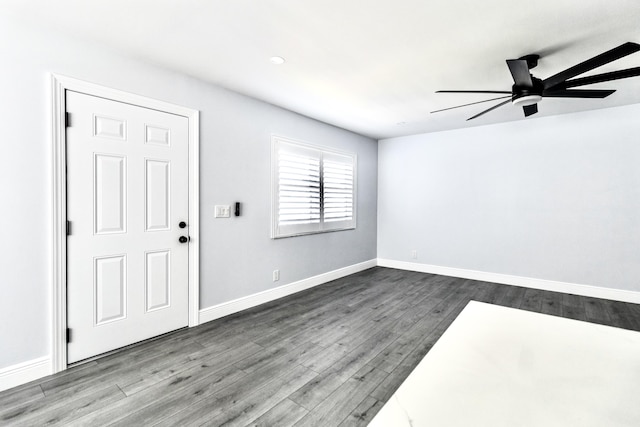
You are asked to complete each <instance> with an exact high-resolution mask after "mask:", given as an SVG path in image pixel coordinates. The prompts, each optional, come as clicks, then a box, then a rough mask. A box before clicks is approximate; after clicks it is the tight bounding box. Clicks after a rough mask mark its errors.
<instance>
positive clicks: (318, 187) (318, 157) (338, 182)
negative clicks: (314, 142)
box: [272, 137, 356, 238]
mask: <svg viewBox="0 0 640 427" xmlns="http://www.w3.org/2000/svg"><path fill="white" fill-rule="evenodd" d="M272 141H273V142H272V150H273V152H272V173H273V184H272V186H273V187H272V188H273V193H274V194H273V230H272V237H273V238H278V237H288V236H295V235H300V234H310V233H319V232H323V231H333V230H340V229H347V228H355V176H356V174H355V155H353V154H347V153H341V152H337V151H335V150H328V149H325V148H320V147H315V146H310V145H307V144H302V143H299V142H296V141H291V140H287V139H284V138H280V137H273V140H272Z"/></svg>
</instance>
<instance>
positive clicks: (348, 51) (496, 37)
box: [0, 0, 640, 138]
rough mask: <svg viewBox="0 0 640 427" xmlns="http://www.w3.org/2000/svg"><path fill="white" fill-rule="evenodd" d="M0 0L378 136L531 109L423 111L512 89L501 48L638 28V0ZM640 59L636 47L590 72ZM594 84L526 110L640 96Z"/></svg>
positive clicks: (555, 65) (554, 64)
mask: <svg viewBox="0 0 640 427" xmlns="http://www.w3.org/2000/svg"><path fill="white" fill-rule="evenodd" d="M2 1H3V5H2V9H0V13H2V14H9V15H11V16H14V17H15V18H16V19H21V20H24V21H29V23H30V24H34V25H39V26H46V27H49V28H52V29H54V30H58V31H61V32H65V33H69V34H72V35H73V36H75V37H78V38H82V39H86V40H93V41H94V42H97V43H100V44H104V45H106V46H108V47H110V48H113V49H116V50H117V51H119V52H121V53H122V54H124V55H128V56H135V57H137V58H140V59H142V60H144V61H148V62H151V63H154V64H158V65H160V66H163V67H166V68H170V69H173V70H177V71H179V72H182V73H186V74H188V75H191V76H194V77H197V78H199V79H202V80H205V81H208V82H212V83H216V84H219V85H221V86H224V87H227V88H230V89H232V90H234V91H237V92H240V93H243V94H246V95H249V96H252V97H255V98H258V99H261V100H264V101H267V102H270V103H272V104H275V105H279V106H282V107H284V108H287V109H290V110H293V111H296V112H298V113H301V114H304V115H307V116H309V117H313V118H315V119H318V120H322V121H324V122H327V123H331V124H334V125H336V126H340V127H343V128H346V129H349V130H352V131H355V132H358V133H361V134H364V135H368V136H372V137H374V138H387V137H393V136H400V135H407V134H414V133H422V132H433V131H440V130H446V129H454V128H460V127H467V126H478V125H485V124H489V123H498V122H506V121H512V120H525V119H524V117H523V114H522V109H520V108H517V107H515V106H512V105H507V106H505V107H501V108H500V109H498V110H495V111H493V112H491V113H488V114H486V115H484V116H482V117H480V118H478V119H476V120H473V121H470V122H467V121H466V119H467V118H468V117H470V116H472V115H474V114H476V113H478V112H480V111H482V110H483V109H484V108H488V107H489V106H491V105H492V103H487V104H480V105H476V106H470V107H465V108H460V109H456V110H450V111H447V112H442V113H437V114H430V113H429V112H430V111H432V110H436V109H440V108H445V107H449V106H453V105H457V104H463V103H468V102H473V101H477V100H481V99H488V98H490V96H488V95H475V94H473V95H468V94H436V93H434V92H435V91H436V90H438V89H484V90H510V89H511V85H512V84H513V81H512V79H511V76H510V74H509V71H508V68H507V66H506V64H505V60H506V59H513V58H518V57H520V56H523V55H525V54H531V53H537V54H540V55H541V56H542V58H541V60H540V63H539V65H538V67H537V68H536V69H534V70H533V71H532V73H533V74H534V75H535V76H537V77H540V78H545V77H548V76H550V75H552V74H555V73H556V72H558V71H561V70H563V69H565V68H568V67H569V66H572V65H575V64H576V63H578V62H582V61H584V60H585V59H588V58H590V57H592V56H595V55H597V54H599V53H602V52H604V51H606V50H609V49H611V48H613V47H616V46H618V45H620V44H622V43H623V42H627V41H634V42H640V2H638V1H637V0H615V1H613V0H580V1H578V0H537V1H517V0H483V1H478V0H446V1H445V0H440V1H433V0H432V1H428V0H91V1H87V0H56V1H51V0H2ZM274 55H279V56H282V57H284V58H286V63H285V64H283V65H273V64H271V63H270V61H269V58H270V57H271V56H274ZM637 66H640V52H638V53H635V54H633V55H630V56H628V57H626V58H624V59H621V60H619V61H616V62H614V63H613V64H609V65H607V66H605V67H602V68H600V69H598V70H597V71H594V72H592V73H591V74H597V73H600V72H604V71H611V70H616V69H622V68H629V67H637ZM592 87H594V88H595V87H598V88H611V89H618V91H617V92H616V93H614V94H613V95H611V96H610V97H608V98H607V99H602V100H588V99H582V100H573V99H544V100H543V101H542V102H541V103H540V104H539V110H540V112H539V113H538V114H537V115H536V116H533V117H532V118H528V119H526V120H532V119H535V117H541V116H546V115H554V114H562V113H568V112H574V111H581V110H590V109H597V108H606V107H612V106H617V105H625V104H631V103H638V102H640V77H635V78H630V79H626V80H618V81H615V82H609V83H605V84H598V85H593V86H592ZM496 96H497V95H496ZM485 106H486V107H485ZM399 123H400V124H399Z"/></svg>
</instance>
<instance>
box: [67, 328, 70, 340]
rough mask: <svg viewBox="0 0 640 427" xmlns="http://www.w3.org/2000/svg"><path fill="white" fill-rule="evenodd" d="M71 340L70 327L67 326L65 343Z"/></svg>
mask: <svg viewBox="0 0 640 427" xmlns="http://www.w3.org/2000/svg"><path fill="white" fill-rule="evenodd" d="M70 342H71V328H67V343H70Z"/></svg>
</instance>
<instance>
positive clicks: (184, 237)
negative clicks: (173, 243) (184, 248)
mask: <svg viewBox="0 0 640 427" xmlns="http://www.w3.org/2000/svg"><path fill="white" fill-rule="evenodd" d="M178 241H179V242H180V243H187V242H188V241H189V238H188V237H186V236H180V238H179V239H178Z"/></svg>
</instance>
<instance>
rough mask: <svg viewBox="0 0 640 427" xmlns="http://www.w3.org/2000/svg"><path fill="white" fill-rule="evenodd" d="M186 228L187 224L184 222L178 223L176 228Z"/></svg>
mask: <svg viewBox="0 0 640 427" xmlns="http://www.w3.org/2000/svg"><path fill="white" fill-rule="evenodd" d="M186 226H187V223H186V222H184V221H180V223H179V224H178V227H180V228H185V227H186Z"/></svg>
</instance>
